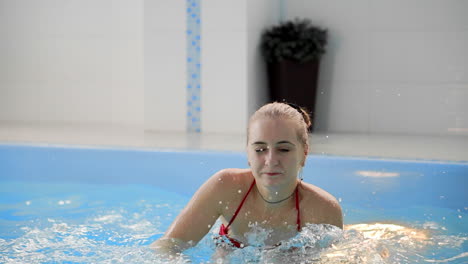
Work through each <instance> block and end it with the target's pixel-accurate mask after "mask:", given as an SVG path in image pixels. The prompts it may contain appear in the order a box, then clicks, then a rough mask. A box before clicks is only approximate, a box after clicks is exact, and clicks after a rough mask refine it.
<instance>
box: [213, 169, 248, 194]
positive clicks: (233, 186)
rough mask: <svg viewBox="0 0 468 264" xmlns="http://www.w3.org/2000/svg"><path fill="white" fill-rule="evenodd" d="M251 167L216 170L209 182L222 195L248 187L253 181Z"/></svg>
mask: <svg viewBox="0 0 468 264" xmlns="http://www.w3.org/2000/svg"><path fill="white" fill-rule="evenodd" d="M253 179H254V178H253V175H252V171H251V170H250V169H235V168H229V169H222V170H220V171H218V172H216V173H215V174H214V175H213V176H212V177H211V178H210V179H209V180H208V184H209V185H211V186H212V187H214V188H216V190H217V191H218V192H220V193H221V195H222V196H225V195H228V194H229V193H232V192H234V190H236V191H237V190H239V189H241V190H243V189H245V188H248V187H249V186H250V184H251V183H252V181H253Z"/></svg>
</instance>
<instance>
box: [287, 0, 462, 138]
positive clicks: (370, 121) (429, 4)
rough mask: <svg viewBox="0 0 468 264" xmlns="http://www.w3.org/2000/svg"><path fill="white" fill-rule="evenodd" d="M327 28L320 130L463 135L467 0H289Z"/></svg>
mask: <svg viewBox="0 0 468 264" xmlns="http://www.w3.org/2000/svg"><path fill="white" fill-rule="evenodd" d="M286 8H287V10H286V14H287V18H289V19H292V18H295V17H307V18H310V19H311V20H312V21H313V22H314V23H316V24H317V25H320V26H323V27H326V28H328V29H329V42H330V43H329V46H328V52H327V54H326V55H325V57H324V58H323V61H322V65H321V66H322V68H321V76H320V87H319V88H320V93H319V97H318V102H317V104H318V106H317V129H318V130H322V131H331V132H365V133H404V134H434V135H437V134H445V135H447V134H448V135H451V134H468V52H466V47H468V16H467V15H466V14H467V11H468V1H456V0H411V1H408V0H379V1H375V0H355V1H329V0H313V1H311V0H287V5H286Z"/></svg>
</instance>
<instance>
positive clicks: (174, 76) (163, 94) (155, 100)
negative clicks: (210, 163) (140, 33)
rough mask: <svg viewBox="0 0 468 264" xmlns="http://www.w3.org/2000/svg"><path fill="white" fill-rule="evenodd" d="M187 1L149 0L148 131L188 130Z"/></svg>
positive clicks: (146, 30)
mask: <svg viewBox="0 0 468 264" xmlns="http://www.w3.org/2000/svg"><path fill="white" fill-rule="evenodd" d="M185 10H186V7H185V1H173V0H157V1H153V0H145V2H144V75H145V88H144V90H145V94H144V107H145V128H146V129H148V130H159V131H185V129H186V111H187V107H186V101H187V98H186V85H187V83H186V57H187V52H186V38H185V36H186V33H185V32H186V20H185V16H186V13H185Z"/></svg>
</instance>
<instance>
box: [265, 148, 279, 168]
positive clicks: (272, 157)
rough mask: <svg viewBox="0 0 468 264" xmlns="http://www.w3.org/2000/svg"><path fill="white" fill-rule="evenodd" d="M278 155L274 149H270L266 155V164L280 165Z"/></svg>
mask: <svg viewBox="0 0 468 264" xmlns="http://www.w3.org/2000/svg"><path fill="white" fill-rule="evenodd" d="M278 163H279V161H278V155H276V153H275V152H274V151H271V150H270V151H268V153H267V155H266V157H265V164H266V165H270V166H275V165H278Z"/></svg>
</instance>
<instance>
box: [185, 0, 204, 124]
mask: <svg viewBox="0 0 468 264" xmlns="http://www.w3.org/2000/svg"><path fill="white" fill-rule="evenodd" d="M186 1H187V2H186V8H187V10H186V12H187V17H186V20H187V21H186V22H187V35H186V36H187V38H186V39H187V130H188V131H189V132H201V97H200V95H201V56H200V55H201V6H200V4H201V0H186Z"/></svg>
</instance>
